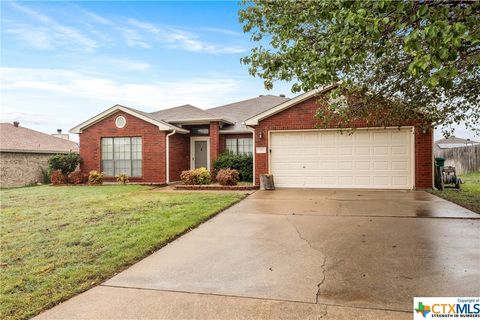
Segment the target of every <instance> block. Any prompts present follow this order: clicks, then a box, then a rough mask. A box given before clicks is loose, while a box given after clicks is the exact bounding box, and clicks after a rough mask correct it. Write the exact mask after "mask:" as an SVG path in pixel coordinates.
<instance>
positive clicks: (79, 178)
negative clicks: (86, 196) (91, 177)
mask: <svg viewBox="0 0 480 320" xmlns="http://www.w3.org/2000/svg"><path fill="white" fill-rule="evenodd" d="M67 181H68V183H71V184H82V183H85V182H86V181H87V177H85V175H84V174H83V173H82V172H81V171H80V170H77V171H73V172H71V173H70V174H69V175H68V177H67Z"/></svg>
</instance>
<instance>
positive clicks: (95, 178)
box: [88, 170, 103, 186]
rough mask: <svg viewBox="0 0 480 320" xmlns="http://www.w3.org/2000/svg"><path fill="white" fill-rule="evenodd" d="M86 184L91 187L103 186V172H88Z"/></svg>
mask: <svg viewBox="0 0 480 320" xmlns="http://www.w3.org/2000/svg"><path fill="white" fill-rule="evenodd" d="M88 184H89V185H92V186H93V185H98V184H103V172H98V171H97V170H92V171H90V173H89V174H88Z"/></svg>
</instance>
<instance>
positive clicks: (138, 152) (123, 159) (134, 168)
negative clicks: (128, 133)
mask: <svg viewBox="0 0 480 320" xmlns="http://www.w3.org/2000/svg"><path fill="white" fill-rule="evenodd" d="M102 171H103V173H104V174H105V175H106V176H107V177H113V176H117V175H119V174H127V175H128V176H129V177H141V176H142V138H141V137H119V138H102Z"/></svg>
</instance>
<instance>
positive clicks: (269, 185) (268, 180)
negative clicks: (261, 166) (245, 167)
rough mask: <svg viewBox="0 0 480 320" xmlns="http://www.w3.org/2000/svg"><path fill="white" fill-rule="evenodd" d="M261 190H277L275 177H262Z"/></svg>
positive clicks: (267, 175)
mask: <svg viewBox="0 0 480 320" xmlns="http://www.w3.org/2000/svg"><path fill="white" fill-rule="evenodd" d="M260 190H275V183H274V182H273V175H271V174H261V175H260Z"/></svg>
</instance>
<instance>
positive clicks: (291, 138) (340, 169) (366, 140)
mask: <svg viewBox="0 0 480 320" xmlns="http://www.w3.org/2000/svg"><path fill="white" fill-rule="evenodd" d="M412 143H413V134H412V130H411V129H409V128H407V129H401V130H399V129H382V130H375V129H369V130H364V129H358V130H357V131H356V132H355V133H353V134H351V135H349V134H348V133H343V134H341V133H340V132H339V131H297V132H271V135H270V149H271V154H270V172H271V173H272V174H273V175H274V180H275V184H276V185H277V186H278V187H301V188H372V189H411V188H412V187H413V181H412V170H413V169H412Z"/></svg>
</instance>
